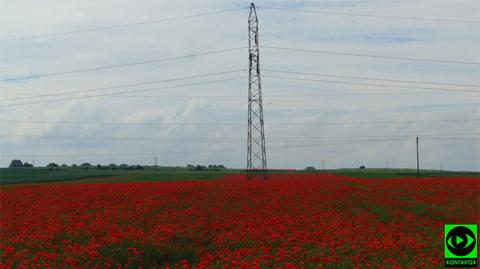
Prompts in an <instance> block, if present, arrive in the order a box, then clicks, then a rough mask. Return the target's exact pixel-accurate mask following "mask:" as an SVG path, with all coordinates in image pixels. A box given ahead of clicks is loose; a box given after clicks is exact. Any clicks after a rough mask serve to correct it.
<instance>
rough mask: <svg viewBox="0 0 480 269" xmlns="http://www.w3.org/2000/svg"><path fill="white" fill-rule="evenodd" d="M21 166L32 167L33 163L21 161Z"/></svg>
mask: <svg viewBox="0 0 480 269" xmlns="http://www.w3.org/2000/svg"><path fill="white" fill-rule="evenodd" d="M23 167H24V168H31V167H33V164H31V163H27V162H24V163H23Z"/></svg>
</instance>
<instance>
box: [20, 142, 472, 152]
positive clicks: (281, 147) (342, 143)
mask: <svg viewBox="0 0 480 269" xmlns="http://www.w3.org/2000/svg"><path fill="white" fill-rule="evenodd" d="M410 139H411V138H407V140H410ZM405 140H406V139H390V140H364V141H362V142H365V143H378V142H402V141H405ZM428 140H430V139H428ZM432 140H435V139H432ZM476 142H478V141H476ZM352 144H353V145H359V144H358V140H355V141H341V143H339V142H336V143H331V142H329V143H318V142H317V143H315V144H302V145H290V146H269V147H268V148H269V150H272V149H278V150H284V149H296V148H307V149H308V148H315V147H325V146H343V145H352ZM360 145H361V144H360ZM242 150H244V148H241V149H240V148H235V149H234V148H231V149H220V150H197V151H163V152H162V151H160V152H158V151H156V152H145V153H123V152H117V153H110V152H109V153H85V154H34V153H16V154H15V156H35V157H37V156H38V157H91V156H139V155H142V156H155V155H160V154H162V155H163V154H203V153H215V152H237V151H242Z"/></svg>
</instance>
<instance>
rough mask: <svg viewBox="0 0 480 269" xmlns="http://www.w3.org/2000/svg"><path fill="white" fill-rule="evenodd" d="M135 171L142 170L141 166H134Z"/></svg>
mask: <svg viewBox="0 0 480 269" xmlns="http://www.w3.org/2000/svg"><path fill="white" fill-rule="evenodd" d="M135 169H136V170H143V166H141V165H139V164H137V165H136V166H135Z"/></svg>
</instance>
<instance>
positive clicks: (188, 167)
mask: <svg viewBox="0 0 480 269" xmlns="http://www.w3.org/2000/svg"><path fill="white" fill-rule="evenodd" d="M187 169H188V170H194V169H195V165H193V164H187Z"/></svg>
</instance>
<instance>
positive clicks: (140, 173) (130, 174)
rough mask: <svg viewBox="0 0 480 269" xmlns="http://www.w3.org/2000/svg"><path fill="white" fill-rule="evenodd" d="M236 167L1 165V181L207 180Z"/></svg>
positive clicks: (14, 182)
mask: <svg viewBox="0 0 480 269" xmlns="http://www.w3.org/2000/svg"><path fill="white" fill-rule="evenodd" d="M233 172H239V170H233V169H225V170H220V171H215V170H213V171H210V170H207V171H190V170H188V169H186V168H183V167H158V168H157V169H155V168H153V167H146V168H145V169H143V170H118V169H95V168H90V169H82V168H79V167H60V168H55V169H49V168H44V167H40V168H38V167H36V168H1V169H0V182H1V184H17V183H40V182H60V181H70V182H79V183H80V182H81V183H94V182H127V181H169V180H209V179H220V178H222V177H223V176H225V175H226V174H228V173H233Z"/></svg>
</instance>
